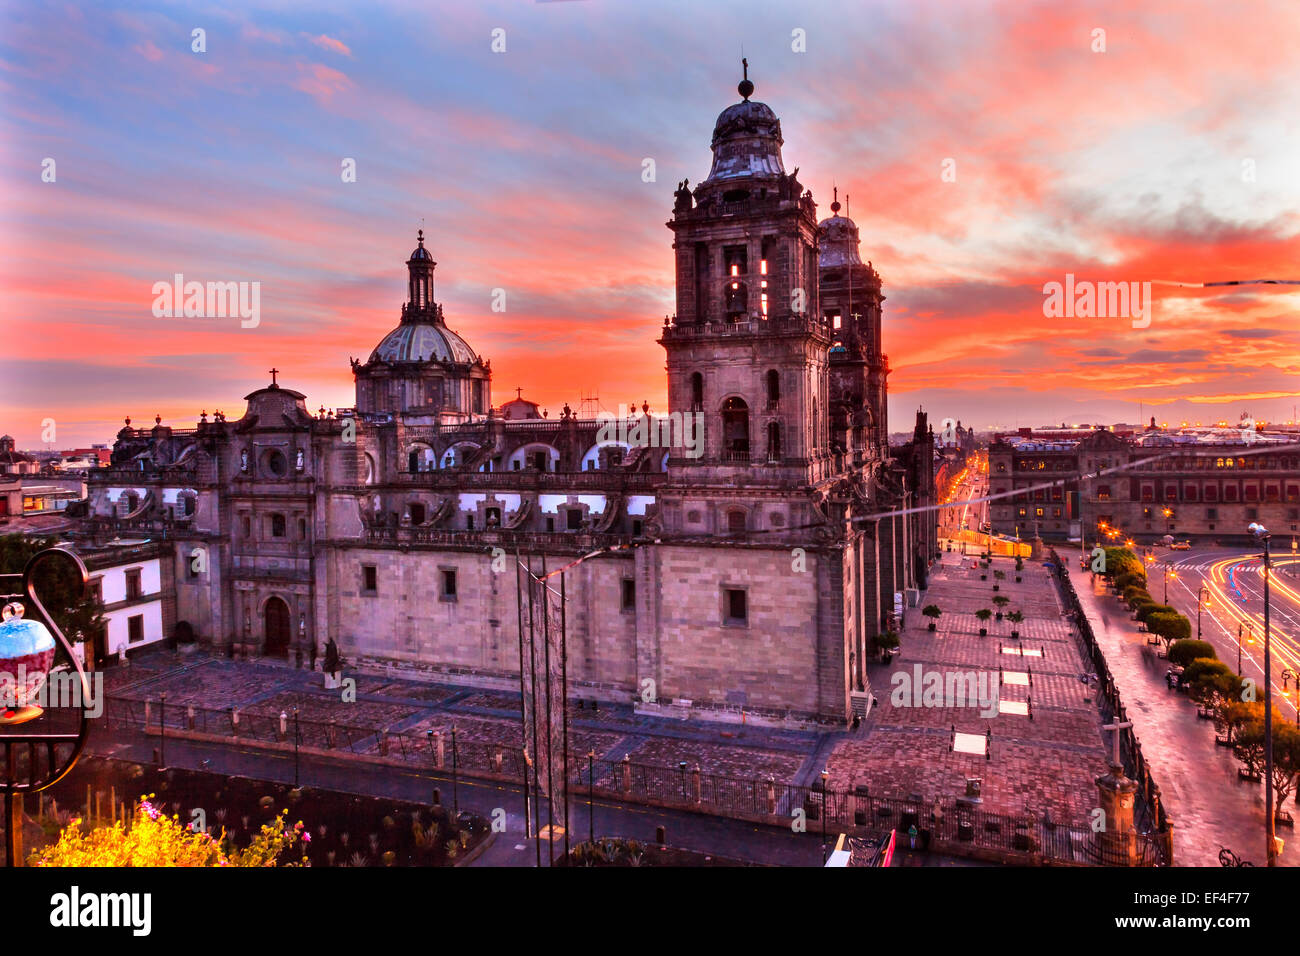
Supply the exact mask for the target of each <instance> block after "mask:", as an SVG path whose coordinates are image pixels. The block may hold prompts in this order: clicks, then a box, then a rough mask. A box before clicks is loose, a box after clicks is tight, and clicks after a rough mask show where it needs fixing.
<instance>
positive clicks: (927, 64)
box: [0, 0, 1300, 448]
mask: <svg viewBox="0 0 1300 956" xmlns="http://www.w3.org/2000/svg"><path fill="white" fill-rule="evenodd" d="M228 6H229V7H238V8H239V10H238V12H236V11H234V10H230V9H226V8H227V7H228ZM1136 6H1137V5H1135V4H1133V3H1131V0H1119V2H1106V3H1042V4H1039V3H1030V2H1024V0H1013V2H1006V3H976V2H956V0H953V2H947V3H916V2H898V3H870V4H867V3H860V2H859V3H844V4H832V3H803V4H791V3H780V4H777V3H767V2H762V0H742V2H734V3H733V2H726V3H723V2H707V3H703V2H698V0H694V2H691V0H688V2H655V3H644V2H638V3H627V2H624V3H613V2H601V0H569V2H548V3H531V2H520V0H514V2H510V3H501V4H490V3H482V4H480V3H473V4H467V3H456V4H451V3H447V4H431V3H411V4H393V5H379V4H369V3H367V4H359V3H358V4H352V3H330V2H324V3H322V2H313V3H311V4H305V3H303V4H298V3H270V4H265V5H254V4H247V5H245V4H240V3H236V4H215V3H214V4H202V3H196V4H190V3H149V2H145V3H139V4H135V3H133V4H131V5H130V6H129V8H124V9H120V10H115V9H111V8H110V5H108V4H101V3H84V4H61V3H57V2H56V3H50V4H35V3H25V4H18V3H11V2H4V3H3V4H0V283H2V284H3V326H4V329H5V332H6V335H5V340H4V341H5V346H6V347H5V348H4V351H3V356H2V357H0V363H2V367H0V373H2V374H3V383H4V384H3V386H2V387H0V430H3V431H5V432H8V433H10V434H12V435H14V436H15V437H16V438H17V441H18V445H19V447H20V448H22V447H26V448H35V447H43V443H42V442H41V441H40V436H41V422H42V420H43V419H45V418H53V419H54V420H55V422H56V423H57V437H56V439H55V441H54V442H53V446H54V447H56V448H69V447H73V446H78V445H85V444H88V443H90V442H110V441H111V440H112V436H113V435H114V433H115V432H116V430H117V429H118V428H119V427H121V423H122V419H123V418H124V417H125V416H128V415H129V416H131V417H132V418H133V419H134V420H135V421H136V422H138V423H145V422H150V423H151V422H152V420H153V417H154V415H155V414H156V413H158V414H161V415H162V416H163V418H164V420H165V421H167V422H168V423H170V424H175V425H178V426H189V425H192V424H193V422H194V421H195V419H196V418H197V416H198V413H199V411H200V410H201V409H206V410H207V411H209V412H211V411H212V410H213V409H215V408H221V409H223V410H225V411H226V412H227V414H228V415H229V416H230V417H232V418H234V417H237V416H238V415H239V414H241V413H242V409H243V402H242V397H243V396H244V395H245V394H247V393H248V392H250V391H252V390H253V389H254V388H258V387H260V386H262V385H263V384H266V383H267V382H269V376H268V375H267V372H266V370H267V369H269V368H271V367H272V366H273V365H274V366H276V367H277V368H279V369H281V370H282V374H281V375H280V382H281V384H283V385H287V386H289V387H292V388H295V389H297V390H299V391H302V392H305V393H306V394H307V401H308V407H310V408H313V409H314V408H316V407H317V406H318V405H321V404H323V405H326V406H331V407H333V406H351V405H352V404H353V400H354V399H353V390H352V375H351V371H350V369H349V364H348V359H349V357H350V356H355V357H358V358H361V359H365V358H366V357H367V356H368V355H369V353H370V350H371V349H372V348H373V347H374V346H375V345H376V344H377V343H378V341H379V340H380V339H381V338H382V337H383V335H384V334H385V333H386V332H388V331H389V330H390V329H391V328H392V327H393V326H395V325H396V324H397V321H398V313H399V308H400V305H401V302H402V300H403V297H404V295H405V266H404V261H405V259H406V258H407V256H408V255H409V253H410V252H411V250H412V248H413V247H414V245H415V233H416V229H417V228H419V226H420V224H421V222H422V221H423V224H424V228H425V232H426V236H427V237H428V238H427V242H426V244H427V245H428V246H429V248H430V249H431V251H432V253H433V256H434V258H435V259H436V260H437V261H438V267H437V272H436V283H437V286H436V298H437V299H438V300H439V301H441V302H442V303H443V305H444V308H445V311H446V317H447V322H448V324H449V325H450V326H451V327H452V328H453V329H455V330H457V331H458V332H459V333H460V334H461V335H462V336H463V337H464V338H465V339H466V340H467V341H468V342H469V343H470V344H471V345H472V346H473V347H474V348H475V349H476V350H477V351H478V352H479V353H480V354H482V355H483V356H485V357H487V358H490V359H491V361H492V369H493V383H494V388H493V401H494V403H497V404H499V403H501V402H503V401H505V400H507V399H508V398H511V397H513V396H514V394H515V391H514V390H515V388H516V387H517V386H519V387H522V388H523V390H524V396H525V397H528V398H531V399H533V400H535V401H538V402H540V403H541V404H542V405H543V406H544V407H547V408H549V409H550V411H551V414H552V415H554V414H557V413H558V411H559V408H560V406H561V405H562V404H563V403H564V402H565V401H568V402H569V403H571V404H573V405H574V406H575V407H576V406H577V405H578V400H579V398H580V397H581V395H582V394H583V393H598V394H599V396H600V399H601V402H602V403H603V404H604V406H605V407H607V408H611V409H612V408H615V407H616V406H617V405H618V404H620V403H627V402H637V403H639V402H640V401H642V400H643V399H648V400H649V402H650V403H651V405H652V406H654V407H656V408H659V409H663V408H664V406H665V394H666V385H665V376H664V353H663V350H662V348H661V347H660V346H659V345H657V344H656V343H655V339H656V337H657V334H658V330H659V328H660V326H661V325H662V322H663V316H664V314H665V313H669V312H672V311H673V275H672V249H671V240H672V236H671V233H670V232H669V231H668V230H667V229H666V228H665V227H664V223H665V222H666V220H667V219H668V218H669V216H670V214H671V209H672V203H673V189H674V187H675V185H676V183H677V182H678V181H679V180H681V179H682V178H686V177H689V178H690V180H691V183H692V184H695V183H697V182H698V181H699V180H701V179H703V178H704V177H705V175H707V173H708V170H709V161H710V154H709V140H710V136H711V134H712V130H713V124H714V121H715V119H716V117H717V114H718V113H719V112H720V111H721V110H722V109H724V108H725V107H727V106H728V105H730V104H731V103H734V102H736V101H737V100H738V99H739V97H738V95H737V93H736V89H735V87H736V83H737V81H738V80H739V79H740V57H741V52H742V48H743V52H744V55H745V56H747V57H748V58H749V63H750V76H751V78H752V79H753V80H754V82H755V84H756V87H757V90H756V92H755V94H754V99H756V100H760V101H762V102H765V103H767V104H768V105H770V106H771V107H772V109H773V110H775V112H776V113H777V115H778V116H779V117H780V119H781V124H782V131H783V133H784V137H785V147H784V160H785V166H786V169H787V170H792V169H793V168H794V167H796V166H798V167H800V174H799V178H800V180H801V181H802V182H803V183H804V184H805V185H806V186H808V187H809V188H811V189H812V191H813V194H814V197H815V198H816V200H817V202H818V206H819V216H828V215H830V209H829V206H830V201H831V188H832V184H836V185H838V186H839V189H840V193H841V196H843V194H844V193H848V194H849V196H850V200H849V202H850V208H849V212H850V214H851V215H852V217H853V218H854V219H855V220H856V221H857V223H858V225H859V227H860V229H861V233H862V240H863V241H862V256H863V258H864V259H870V260H872V261H873V262H874V264H875V267H876V268H877V270H879V271H880V273H881V275H882V277H883V281H884V290H885V295H886V296H887V301H886V303H885V326H884V342H885V350H886V352H887V353H888V355H889V358H890V364H891V366H892V368H893V370H894V371H893V373H892V375H891V376H890V380H889V389H890V421H891V426H892V427H893V428H895V429H901V428H904V427H907V426H908V424H909V423H910V421H911V418H912V415H913V413H914V411H915V409H916V408H917V407H918V406H924V407H925V408H926V410H927V411H929V413H930V415H931V419H932V421H935V422H936V423H937V422H938V421H939V420H940V419H941V418H943V417H948V416H951V417H954V418H960V419H962V420H963V422H966V423H971V424H974V425H976V426H977V427H986V426H992V425H1005V426H1013V425H1015V424H1021V425H1026V424H1048V423H1055V424H1059V423H1061V422H1063V421H1064V422H1069V423H1077V422H1106V423H1112V422H1116V421H1137V420H1138V416H1139V403H1142V404H1141V408H1142V409H1143V414H1145V415H1147V416H1149V415H1156V416H1157V418H1158V420H1161V421H1171V422H1177V421H1180V420H1188V421H1197V420H1202V421H1212V420H1215V419H1220V418H1230V419H1231V420H1232V421H1233V422H1235V421H1236V420H1237V417H1238V416H1239V415H1240V414H1241V413H1242V412H1250V413H1251V414H1252V415H1253V416H1254V417H1255V418H1256V419H1261V420H1263V419H1267V420H1284V419H1289V418H1291V417H1292V408H1293V406H1294V405H1296V404H1298V403H1300V398H1297V397H1296V391H1297V387H1296V383H1297V373H1298V372H1300V320H1298V316H1300V286H1290V287H1288V286H1249V287H1244V288H1238V289H1228V290H1225V289H1193V288H1180V287H1177V286H1174V285H1155V286H1153V293H1154V296H1155V311H1154V318H1153V321H1152V323H1151V325H1150V327H1149V328H1146V329H1134V328H1133V327H1132V322H1131V321H1130V319H1129V318H1127V317H1117V318H1047V317H1045V316H1044V310H1043V302H1044V295H1043V286H1044V284H1045V283H1048V282H1053V281H1056V282H1061V281H1064V279H1065V276H1066V274H1067V273H1071V274H1074V275H1075V276H1076V277H1077V278H1078V279H1080V280H1091V281H1111V280H1125V281H1152V282H1170V283H1173V282H1186V283H1199V282H1205V281H1223V280H1233V279H1257V278H1273V279H1300V123H1297V117H1300V5H1298V4H1297V3H1296V2H1295V0H1278V2H1276V3H1272V2H1262V0H1246V2H1234V3H1224V2H1212V3H1199V2H1192V0H1178V2H1162V3H1144V4H1142V5H1141V9H1136ZM196 27H197V28H202V29H204V30H205V31H206V47H207V49H206V52H202V53H195V52H192V51H191V43H192V40H191V31H192V30H193V29H194V28H196ZM495 28H500V29H503V30H504V31H505V43H506V51H505V52H504V53H494V52H493V51H492V49H491V45H492V31H493V30H494V29H495ZM1098 28H1100V29H1104V30H1105V44H1106V49H1105V52H1094V51H1093V49H1092V47H1093V45H1094V42H1095V41H1094V39H1093V31H1094V30H1095V29H1098ZM796 30H800V31H803V35H804V36H806V52H795V51H794V50H792V44H793V43H794V42H795V40H794V39H792V31H796ZM47 158H51V159H53V160H54V161H55V164H56V166H55V169H56V177H57V178H56V181H54V182H43V181H42V164H43V161H44V160H45V159H47ZM345 158H352V159H355V161H356V168H357V181H356V182H354V183H345V182H343V181H342V177H341V175H340V172H341V164H342V162H343V160H344V159H345ZM646 158H652V159H653V160H654V161H655V165H656V181H655V182H650V183H647V182H643V180H642V168H643V166H642V164H643V160H644V159H646ZM948 158H951V159H952V160H954V161H955V169H956V181H954V182H945V181H944V180H943V179H942V178H941V175H940V174H941V166H942V164H943V162H944V160H945V159H948ZM1252 180H1253V181H1252ZM175 273H183V274H184V275H185V277H186V278H187V279H194V280H199V281H208V280H215V281H240V280H245V281H257V282H260V283H261V323H260V325H259V326H258V327H257V328H247V329H246V328H241V327H240V323H239V320H238V319H237V318H231V319H220V318H217V319H197V318H195V319H185V318H161V319H160V318H155V317H154V316H153V314H152V312H151V306H152V304H153V300H154V296H153V293H152V286H153V284H154V283H155V282H159V281H170V280H171V278H172V276H173V275H174V274H175ZM495 288H502V289H505V290H506V294H507V299H506V301H507V311H506V312H504V313H497V312H493V311H492V310H491V301H492V290H493V289H495Z"/></svg>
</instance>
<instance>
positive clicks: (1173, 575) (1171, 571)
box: [1164, 565, 1178, 604]
mask: <svg viewBox="0 0 1300 956" xmlns="http://www.w3.org/2000/svg"><path fill="white" fill-rule="evenodd" d="M1176 577H1178V572H1177V571H1175V570H1174V569H1173V568H1171V567H1169V566H1168V565H1166V566H1165V601H1164V603H1165V604H1168V603H1169V579H1170V578H1176Z"/></svg>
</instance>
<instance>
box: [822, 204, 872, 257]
mask: <svg viewBox="0 0 1300 956" xmlns="http://www.w3.org/2000/svg"><path fill="white" fill-rule="evenodd" d="M837 192H838V191H837ZM831 212H833V213H834V215H832V216H831V217H830V218H829V219H823V220H822V221H821V222H819V223H818V224H817V232H818V234H819V240H820V241H819V243H818V244H819V246H820V249H821V251H820V252H819V253H818V255H817V264H818V265H819V266H860V265H862V258H861V257H860V256H859V255H858V244H859V242H860V241H861V239H860V237H859V235H858V224H857V223H856V222H854V221H853V220H852V219H850V218H849V217H848V216H841V215H840V201H839V196H838V195H837V196H836V198H835V201H834V202H833V203H831Z"/></svg>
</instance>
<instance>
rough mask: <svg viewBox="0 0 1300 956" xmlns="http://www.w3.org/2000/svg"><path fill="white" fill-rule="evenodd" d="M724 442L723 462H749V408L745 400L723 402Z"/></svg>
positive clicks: (733, 399)
mask: <svg viewBox="0 0 1300 956" xmlns="http://www.w3.org/2000/svg"><path fill="white" fill-rule="evenodd" d="M722 441H723V447H722V460H723V461H736V462H745V461H749V406H748V405H746V404H745V401H744V399H741V398H729V399H727V400H726V401H725V402H723V404H722Z"/></svg>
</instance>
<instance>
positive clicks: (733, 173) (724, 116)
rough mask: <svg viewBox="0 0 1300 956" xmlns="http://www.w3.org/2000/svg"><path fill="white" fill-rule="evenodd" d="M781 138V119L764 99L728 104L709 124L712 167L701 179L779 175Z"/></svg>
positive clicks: (783, 168)
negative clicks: (706, 175)
mask: <svg viewBox="0 0 1300 956" xmlns="http://www.w3.org/2000/svg"><path fill="white" fill-rule="evenodd" d="M783 142H784V140H782V138H781V121H780V120H779V119H777V118H776V114H775V113H773V112H772V108H771V107H770V106H768V105H767V104H766V103H755V102H754V101H752V100H743V101H741V102H739V103H736V104H734V105H732V106H728V107H727V108H726V109H725V110H723V111H722V112H721V113H720V114H718V122H717V123H716V124H714V127H713V144H712V145H713V167H712V169H710V170H709V177H708V179H706V180H705V182H717V181H719V180H726V179H742V178H747V177H753V176H780V175H782V174H783V173H784V172H785V166H784V165H783V164H782V162H781V144H782V143H783Z"/></svg>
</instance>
